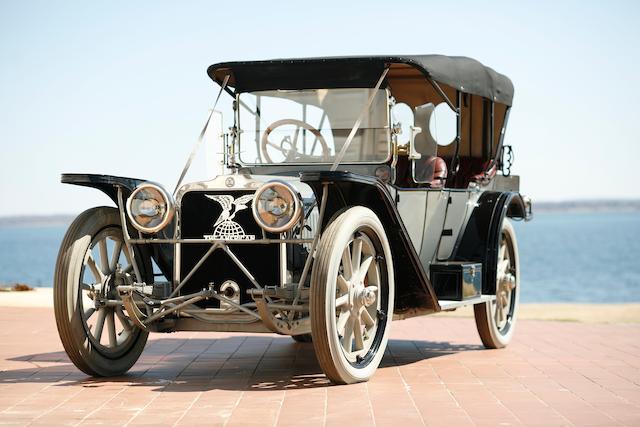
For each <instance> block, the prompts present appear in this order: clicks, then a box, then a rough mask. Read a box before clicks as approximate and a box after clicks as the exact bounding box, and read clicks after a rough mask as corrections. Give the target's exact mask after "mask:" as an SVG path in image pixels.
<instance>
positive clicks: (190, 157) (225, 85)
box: [173, 74, 229, 196]
mask: <svg viewBox="0 0 640 427" xmlns="http://www.w3.org/2000/svg"><path fill="white" fill-rule="evenodd" d="M227 83H229V74H227V75H226V76H224V80H223V81H222V86H220V91H219V92H218V96H216V101H215V102H214V103H213V107H211V111H209V117H207V121H206V122H205V123H204V127H203V128H202V131H200V136H198V140H197V141H196V143H195V144H194V146H193V149H192V150H191V154H190V155H189V158H188V159H187V164H186V165H184V168H183V169H182V173H181V174H180V178H179V179H178V183H177V184H176V188H175V190H173V195H174V196H175V195H176V193H177V192H178V188H180V184H182V180H183V179H184V177H185V175H186V174H187V171H188V170H189V168H190V167H191V162H193V158H194V157H195V156H196V153H197V152H198V148H199V147H200V144H201V143H202V141H203V140H204V134H205V133H206V132H207V128H208V127H209V122H210V121H211V116H213V112H214V111H215V109H216V105H218V101H219V100H220V95H222V92H223V91H224V90H225V89H226V87H227Z"/></svg>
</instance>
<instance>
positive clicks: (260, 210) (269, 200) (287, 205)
mask: <svg viewBox="0 0 640 427" xmlns="http://www.w3.org/2000/svg"><path fill="white" fill-rule="evenodd" d="M299 205H300V202H299V199H298V195H297V194H296V193H295V191H294V190H293V189H292V188H291V187H290V186H289V185H288V184H286V183H284V182H279V181H272V182H268V183H266V184H265V185H263V186H262V188H260V189H258V191H257V192H256V196H255V197H254V202H253V214H254V217H255V219H256V221H257V222H258V224H259V225H260V226H261V227H262V228H263V229H265V230H266V231H269V232H271V233H279V232H283V231H287V230H289V229H291V228H292V227H293V226H294V225H295V223H296V222H297V221H298V218H299V216H300V206H299Z"/></svg>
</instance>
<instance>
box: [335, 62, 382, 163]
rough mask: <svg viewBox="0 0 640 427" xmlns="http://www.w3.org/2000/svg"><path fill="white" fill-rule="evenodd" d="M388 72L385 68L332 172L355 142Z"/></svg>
mask: <svg viewBox="0 0 640 427" xmlns="http://www.w3.org/2000/svg"><path fill="white" fill-rule="evenodd" d="M388 72H389V67H387V68H385V69H384V71H383V72H382V75H381V76H380V79H378V83H376V87H375V88H373V91H372V92H371V96H369V99H368V100H367V103H366V105H365V106H364V108H362V111H361V112H360V116H358V120H356V122H355V123H354V124H353V127H352V128H351V132H350V133H349V136H348V137H347V140H346V141H345V142H344V145H343V146H342V148H341V149H340V153H338V155H337V156H336V159H335V160H334V162H333V165H332V166H331V171H335V170H336V169H337V168H338V165H339V164H340V162H341V161H342V158H343V157H344V155H345V154H346V153H347V149H348V148H349V145H351V141H353V137H354V136H355V135H356V132H357V131H358V128H359V127H360V123H361V122H362V119H364V115H365V114H366V113H367V112H368V111H369V108H371V104H372V103H373V98H375V96H376V93H377V92H378V89H380V86H381V85H382V81H383V80H384V78H385V77H386V76H387V73H388Z"/></svg>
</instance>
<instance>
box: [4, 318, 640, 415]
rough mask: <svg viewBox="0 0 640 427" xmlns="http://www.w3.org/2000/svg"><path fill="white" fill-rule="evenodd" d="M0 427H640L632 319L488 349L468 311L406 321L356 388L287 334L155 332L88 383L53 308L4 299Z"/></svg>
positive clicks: (531, 325)
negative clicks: (130, 364) (336, 382)
mask: <svg viewBox="0 0 640 427" xmlns="http://www.w3.org/2000/svg"><path fill="white" fill-rule="evenodd" d="M0 425H2V426H6V425H9V426H27V425H33V426H56V425H65V426H77V425H80V426H87V425H108V426H118V425H128V426H144V425H147V426H163V425H172V426H198V425H201V426H205V425H206V426H215V425H225V426H236V425H278V426H288V425H304V426H305V427H307V426H308V427H311V426H333V425H336V426H340V427H344V426H345V425H346V426H348V427H357V426H370V425H377V426H383V425H394V426H414V425H415V426H421V425H424V426H434V427H435V426H443V427H444V426H446V427H451V426H491V427H494V426H544V427H547V426H622V425H626V426H640V325H637V324H635V325H631V324H627V325H625V324H619V325H615V324H614V325H603V324H600V325H598V324H578V323H563V322H541V321H521V322H520V323H519V325H518V331H517V332H516V337H515V341H514V342H513V343H512V344H511V345H510V346H509V348H507V349H504V350H485V349H483V348H482V347H481V345H480V340H479V338H478V336H477V333H476V331H475V326H474V323H473V320H471V319H459V318H434V317H421V318H416V319H410V320H404V321H400V322H395V323H394V324H393V330H392V337H391V341H390V346H389V349H388V350H387V355H386V356H385V358H384V360H383V365H382V367H381V368H380V369H378V372H377V374H376V375H375V377H374V378H373V379H372V380H371V381H370V382H368V383H365V384H356V385H351V386H331V385H329V384H328V383H327V381H326V379H325V378H324V376H323V375H322V373H321V371H320V369H319V368H318V365H317V362H316V360H315V357H314V355H313V347H312V345H310V344H296V343H294V342H293V341H292V340H291V339H290V338H288V337H281V336H277V335H242V334H223V333H185V332H181V333H175V334H169V335H159V334H156V335H152V337H151V339H150V341H149V343H148V344H147V348H146V349H145V352H144V354H143V355H142V357H141V359H140V361H139V362H138V363H137V364H136V366H135V367H134V368H133V370H132V371H131V373H130V375H128V376H124V377H121V378H112V379H108V380H105V379H99V380H96V379H92V378H89V377H87V376H86V375H84V374H82V373H81V372H79V371H77V370H76V369H75V368H74V367H73V365H71V364H70V362H69V361H68V359H67V357H66V355H65V353H64V351H62V346H61V344H60V342H59V340H58V336H57V333H56V330H55V323H54V319H53V313H52V310H51V309H46V308H28V309H24V308H7V307H0Z"/></svg>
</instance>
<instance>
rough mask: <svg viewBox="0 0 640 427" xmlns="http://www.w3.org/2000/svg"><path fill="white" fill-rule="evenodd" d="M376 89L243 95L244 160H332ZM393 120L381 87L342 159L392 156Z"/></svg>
mask: <svg viewBox="0 0 640 427" xmlns="http://www.w3.org/2000/svg"><path fill="white" fill-rule="evenodd" d="M374 90H375V89H366V88H364V89H304V90H268V91H259V92H246V93H242V94H240V96H239V97H238V102H239V107H238V109H239V112H238V121H239V123H238V126H239V127H240V129H241V131H240V136H239V160H240V163H242V164H255V165H257V164H274V163H275V164H282V163H288V164H308V163H328V164H330V163H332V162H333V160H334V158H335V156H336V154H337V153H339V152H340V149H341V148H342V146H343V145H344V143H345V141H346V140H347V137H348V136H349V133H350V132H351V129H352V128H353V125H354V124H355V122H356V120H357V119H358V117H359V116H360V114H361V112H362V110H363V108H364V107H365V106H366V105H367V101H368V99H369V97H370V96H371V95H372V94H374V93H373V91H374ZM388 121H389V119H388V105H387V92H386V91H385V90H384V89H379V90H376V92H375V94H374V97H373V102H372V104H371V106H370V108H369V109H368V111H367V112H366V113H365V114H364V117H363V120H362V122H361V124H360V127H359V128H358V131H357V132H356V134H355V136H354V138H353V140H352V141H351V144H350V145H349V147H348V149H347V151H346V154H345V156H344V158H343V160H342V163H382V162H385V161H387V159H388V158H389V155H390V151H389V136H388V132H389V127H388Z"/></svg>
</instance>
